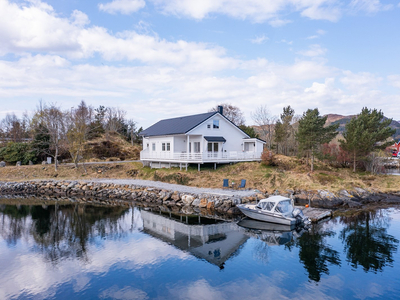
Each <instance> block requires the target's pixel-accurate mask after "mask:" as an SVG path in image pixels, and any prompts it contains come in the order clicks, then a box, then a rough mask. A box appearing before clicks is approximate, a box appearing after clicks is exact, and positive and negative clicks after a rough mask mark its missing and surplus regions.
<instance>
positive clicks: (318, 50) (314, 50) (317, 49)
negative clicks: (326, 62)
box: [298, 44, 327, 57]
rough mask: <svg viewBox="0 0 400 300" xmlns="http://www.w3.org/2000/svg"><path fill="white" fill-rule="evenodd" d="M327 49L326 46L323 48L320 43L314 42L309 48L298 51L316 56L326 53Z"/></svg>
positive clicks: (305, 54)
mask: <svg viewBox="0 0 400 300" xmlns="http://www.w3.org/2000/svg"><path fill="white" fill-rule="evenodd" d="M326 51H327V49H326V48H322V47H321V46H320V45H318V44H314V45H310V47H309V48H308V50H303V51H299V52H298V53H299V54H301V55H304V56H309V57H315V56H322V55H324V54H325V53H326Z"/></svg>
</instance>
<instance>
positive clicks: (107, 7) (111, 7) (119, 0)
mask: <svg viewBox="0 0 400 300" xmlns="http://www.w3.org/2000/svg"><path fill="white" fill-rule="evenodd" d="M145 6H146V3H145V2H144V0H113V1H111V2H108V3H105V4H103V3H100V4H99V9H100V10H102V11H104V12H107V13H110V14H116V13H121V14H125V15H129V14H132V13H134V12H137V11H138V10H140V9H142V8H144V7H145Z"/></svg>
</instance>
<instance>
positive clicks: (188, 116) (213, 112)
mask: <svg viewBox="0 0 400 300" xmlns="http://www.w3.org/2000/svg"><path fill="white" fill-rule="evenodd" d="M215 113H217V111H212V112H211V111H210V112H207V113H202V114H195V115H187V116H182V117H175V118H168V119H162V120H160V121H158V122H161V121H168V120H177V119H183V118H190V117H196V116H201V115H207V114H210V116H212V115H214V114H215ZM158 122H157V123H158ZM157 123H155V124H157Z"/></svg>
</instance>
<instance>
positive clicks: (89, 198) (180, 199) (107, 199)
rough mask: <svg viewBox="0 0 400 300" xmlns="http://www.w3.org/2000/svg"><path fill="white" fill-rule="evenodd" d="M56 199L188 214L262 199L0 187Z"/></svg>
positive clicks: (81, 187)
mask: <svg viewBox="0 0 400 300" xmlns="http://www.w3.org/2000/svg"><path fill="white" fill-rule="evenodd" d="M1 194H3V195H18V194H24V195H35V196H60V197H63V198H64V199H65V197H69V198H71V201H76V200H74V199H80V200H79V201H80V202H81V201H84V202H88V203H97V204H104V205H118V204H123V203H129V202H135V203H141V204H145V206H151V205H154V206H164V207H165V208H166V209H167V210H170V211H174V212H182V213H186V214H190V213H193V212H199V211H200V210H208V211H210V212H217V213H221V214H230V215H235V214H240V211H239V209H238V208H237V207H236V204H239V203H256V201H257V200H260V199H263V198H265V195H263V194H257V195H256V194H255V195H254V196H253V197H245V198H235V197H227V196H217V195H212V194H188V193H179V192H177V191H171V190H164V189H157V188H153V187H143V186H137V185H119V184H108V183H96V182H81V181H53V180H52V181H24V182H5V183H1V184H0V195H1Z"/></svg>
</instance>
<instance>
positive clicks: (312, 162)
mask: <svg viewBox="0 0 400 300" xmlns="http://www.w3.org/2000/svg"><path fill="white" fill-rule="evenodd" d="M311 172H314V151H313V148H311Z"/></svg>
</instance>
